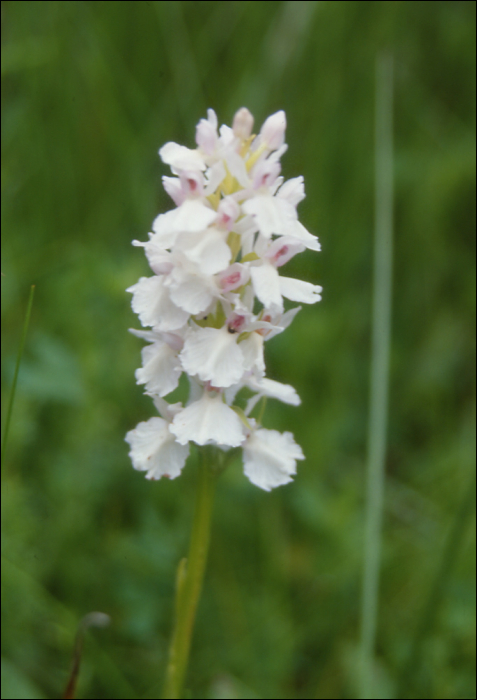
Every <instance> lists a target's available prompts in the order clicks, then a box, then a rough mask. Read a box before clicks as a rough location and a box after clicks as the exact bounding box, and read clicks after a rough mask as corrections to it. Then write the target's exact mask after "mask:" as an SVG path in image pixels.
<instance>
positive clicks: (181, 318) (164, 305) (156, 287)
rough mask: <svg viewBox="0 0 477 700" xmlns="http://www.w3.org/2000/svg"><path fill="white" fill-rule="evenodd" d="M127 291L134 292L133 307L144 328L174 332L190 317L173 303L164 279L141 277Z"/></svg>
mask: <svg viewBox="0 0 477 700" xmlns="http://www.w3.org/2000/svg"><path fill="white" fill-rule="evenodd" d="M126 291H127V292H132V295H133V298H132V301H131V306H132V309H133V311H134V312H135V313H136V314H137V315H138V316H139V320H140V321H141V323H142V325H143V326H154V327H155V328H157V329H158V330H161V331H174V330H177V329H178V328H181V326H183V325H184V324H185V322H186V321H187V319H188V317H189V314H188V313H187V312H186V311H184V310H183V309H179V307H177V306H176V305H175V304H174V303H173V302H172V301H171V299H170V297H169V292H168V290H167V289H166V288H165V287H164V279H163V278H162V277H141V278H140V280H139V282H137V283H136V284H134V285H133V286H132V287H129V288H128V289H127V290H126Z"/></svg>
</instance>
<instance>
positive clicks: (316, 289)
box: [280, 277, 323, 304]
mask: <svg viewBox="0 0 477 700" xmlns="http://www.w3.org/2000/svg"><path fill="white" fill-rule="evenodd" d="M280 291H281V293H282V294H283V296H284V297H286V298H287V299H291V300H292V301H301V302H303V303H304V304H314V303H315V302H317V301H320V300H321V294H320V293H321V292H322V291H323V287H320V286H319V285H318V284H311V282H304V281H303V280H296V279H293V278H292V277H280Z"/></svg>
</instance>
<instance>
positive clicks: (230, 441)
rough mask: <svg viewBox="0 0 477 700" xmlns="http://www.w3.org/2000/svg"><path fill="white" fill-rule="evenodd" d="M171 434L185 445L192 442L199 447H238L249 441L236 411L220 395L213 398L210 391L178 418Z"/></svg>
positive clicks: (175, 419) (176, 417) (173, 422)
mask: <svg viewBox="0 0 477 700" xmlns="http://www.w3.org/2000/svg"><path fill="white" fill-rule="evenodd" d="M171 432H173V433H174V435H175V436H176V437H177V440H178V441H179V442H180V443H181V444H185V443H187V442H188V441H189V440H192V441H193V442H196V443H197V444H198V445H208V444H217V445H223V446H228V447H238V446H239V445H240V444H241V443H242V442H243V441H244V439H245V436H244V434H243V425H242V421H241V420H240V418H239V417H238V415H237V414H236V413H235V411H233V410H232V409H231V408H230V407H229V406H227V404H225V403H224V402H223V400H222V396H221V395H220V394H217V395H215V396H213V395H212V394H210V393H209V392H207V391H205V392H204V394H203V396H202V398H201V399H200V400H199V401H195V402H194V403H191V404H190V405H189V406H187V408H184V410H183V411H181V412H180V413H178V414H177V415H176V416H175V418H174V420H173V421H172V423H171Z"/></svg>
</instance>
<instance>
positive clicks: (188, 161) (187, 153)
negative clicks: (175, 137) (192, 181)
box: [159, 141, 206, 171]
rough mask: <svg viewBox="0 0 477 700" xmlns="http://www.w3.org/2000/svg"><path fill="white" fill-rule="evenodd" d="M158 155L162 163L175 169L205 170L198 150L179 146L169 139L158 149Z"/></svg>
mask: <svg viewBox="0 0 477 700" xmlns="http://www.w3.org/2000/svg"><path fill="white" fill-rule="evenodd" d="M159 155H160V156H161V158H162V160H163V162H164V163H167V165H170V166H171V168H172V169H173V170H174V171H175V170H205V167H206V166H205V163H204V160H203V158H202V156H201V155H200V153H199V152H198V151H196V150H195V149H194V150H192V149H190V148H186V146H180V145H179V144H178V143H174V142H173V141H169V142H168V143H166V144H164V146H162V148H161V149H159Z"/></svg>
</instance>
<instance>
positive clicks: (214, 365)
mask: <svg viewBox="0 0 477 700" xmlns="http://www.w3.org/2000/svg"><path fill="white" fill-rule="evenodd" d="M236 340H237V334H232V333H229V332H228V331H227V328H220V329H217V328H200V329H199V330H197V331H194V332H193V333H191V334H190V335H189V336H188V338H186V340H185V342H184V348H183V350H182V352H181V354H180V356H179V357H180V360H181V362H182V367H183V368H184V370H185V371H186V372H187V373H188V374H191V375H194V374H197V375H198V376H199V377H200V379H202V381H210V382H211V384H212V385H213V386H216V387H227V386H232V384H236V383H237V382H238V381H240V379H241V377H242V374H243V371H244V357H243V354H242V351H241V349H240V347H239V346H238V345H237V343H236Z"/></svg>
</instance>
